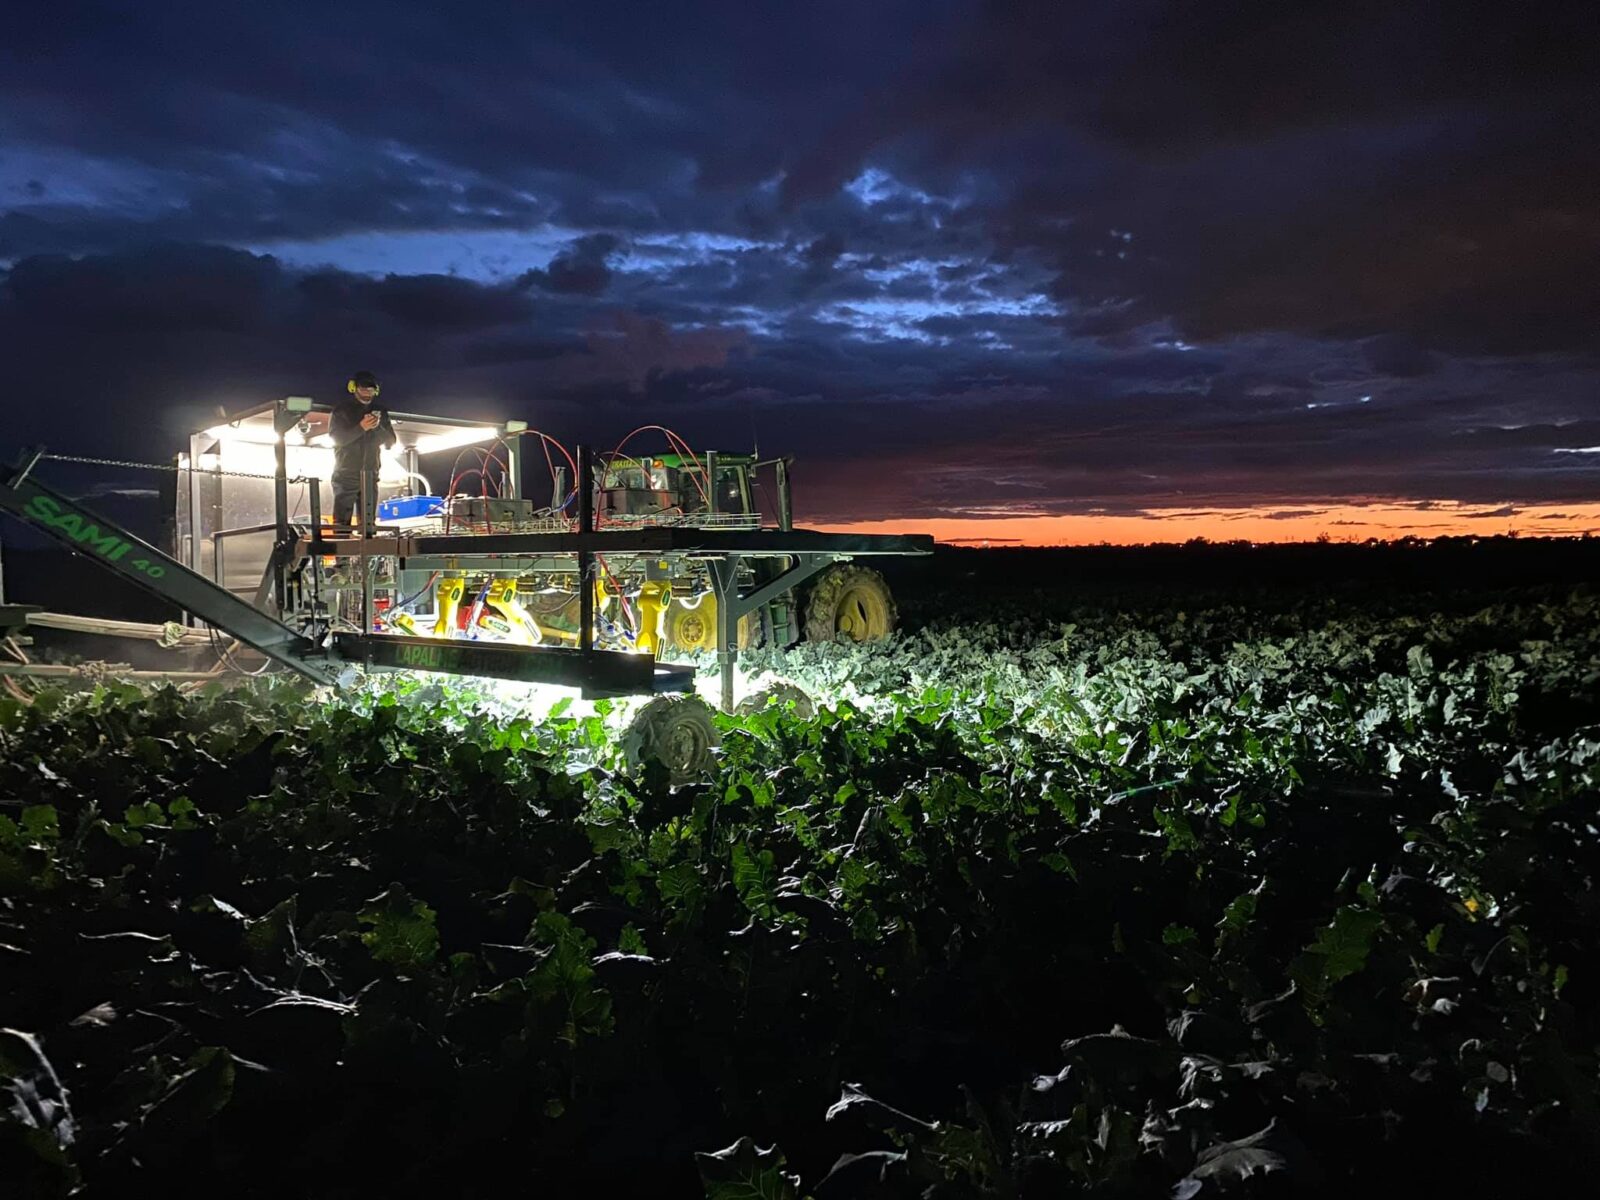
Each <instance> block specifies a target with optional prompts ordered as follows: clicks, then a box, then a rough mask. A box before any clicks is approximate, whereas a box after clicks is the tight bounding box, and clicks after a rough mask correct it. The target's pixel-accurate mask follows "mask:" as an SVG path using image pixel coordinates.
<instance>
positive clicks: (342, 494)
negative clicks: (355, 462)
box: [333, 474, 378, 533]
mask: <svg viewBox="0 0 1600 1200" xmlns="http://www.w3.org/2000/svg"><path fill="white" fill-rule="evenodd" d="M360 496H361V477H360V476H359V475H358V476H356V477H355V478H353V479H352V478H348V477H343V476H339V475H335V476H334V477H333V523H334V524H335V525H337V526H341V527H343V526H347V525H353V524H354V523H355V521H356V501H357V500H358V499H359V498H360ZM365 515H366V520H367V522H368V523H369V524H370V523H371V522H373V521H376V520H377V519H378V478H377V476H376V475H375V474H372V475H368V476H367V508H366V514H365ZM341 533H342V529H341Z"/></svg>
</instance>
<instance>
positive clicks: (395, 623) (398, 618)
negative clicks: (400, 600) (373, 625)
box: [389, 612, 417, 637]
mask: <svg viewBox="0 0 1600 1200" xmlns="http://www.w3.org/2000/svg"><path fill="white" fill-rule="evenodd" d="M389 627H390V628H391V629H398V630H399V631H400V632H401V633H409V634H410V635H411V636H412V637H416V636H417V623H416V622H415V621H414V620H412V619H411V614H410V613H408V612H400V613H395V614H394V616H392V617H390V618H389Z"/></svg>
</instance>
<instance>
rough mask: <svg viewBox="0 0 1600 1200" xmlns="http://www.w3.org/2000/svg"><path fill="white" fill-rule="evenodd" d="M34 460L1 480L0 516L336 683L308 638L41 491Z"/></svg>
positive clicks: (330, 664) (330, 665)
mask: <svg viewBox="0 0 1600 1200" xmlns="http://www.w3.org/2000/svg"><path fill="white" fill-rule="evenodd" d="M38 459H39V455H38V454H37V453H35V454H34V455H32V456H31V458H30V459H28V460H27V461H25V462H24V463H23V465H22V466H21V467H20V468H17V469H16V470H14V471H12V472H10V473H9V476H8V477H6V478H3V479H0V509H4V510H5V511H7V512H9V513H11V515H12V516H14V517H16V518H18V519H19V520H21V521H24V522H26V523H27V524H29V525H31V526H33V528H35V529H38V530H40V531H42V532H44V533H47V534H49V535H50V536H51V537H52V538H54V539H55V540H56V541H58V542H60V543H61V544H62V545H64V546H66V547H67V549H69V550H73V551H76V552H77V553H79V554H84V555H87V556H88V557H89V558H92V559H93V560H94V561H96V562H98V563H99V564H100V565H101V566H103V567H105V568H107V569H108V570H111V571H115V572H116V573H117V574H118V575H121V576H122V577H123V578H124V579H126V580H128V581H129V582H131V583H133V584H135V585H137V586H138V587H140V588H143V589H144V590H145V591H147V592H150V593H152V594H153V595H155V596H158V597H160V598H161V599H163V600H170V601H171V602H172V603H174V604H176V605H178V606H179V607H180V608H182V609H183V610H184V611H186V612H189V613H193V614H194V615H195V616H196V617H199V618H200V619H201V620H202V621H204V622H206V624H208V625H212V626H215V627H216V628H217V629H221V630H223V631H225V632H227V633H229V634H231V635H232V636H233V637H236V638H238V639H239V641H241V642H243V643H244V644H245V645H247V646H250V647H252V648H253V649H255V650H258V651H260V652H261V653H262V654H264V655H266V656H267V657H268V658H270V659H273V660H274V661H276V662H279V663H282V664H283V665H284V666H286V667H289V668H291V669H292V670H294V671H297V672H299V673H300V674H301V675H304V676H306V677H307V678H309V679H312V680H314V681H316V682H317V683H324V684H331V683H333V682H335V680H336V679H337V677H338V675H339V672H340V670H341V667H342V664H340V663H339V662H337V661H335V660H333V659H331V658H329V657H328V656H327V655H326V654H325V653H324V651H323V650H322V649H321V648H320V647H318V646H317V645H316V643H314V642H313V641H311V639H310V638H306V637H302V636H301V635H300V634H298V633H296V632H294V631H293V630H292V629H289V628H288V627H287V626H285V625H283V624H282V623H280V622H278V621H276V620H274V619H273V618H272V617H270V616H269V615H267V614H266V613H264V612H261V611H260V610H259V609H257V608H255V607H253V606H252V605H251V604H249V603H248V602H246V601H244V600H241V599H240V598H239V597H238V596H235V595H234V594H233V593H232V592H230V591H228V590H227V589H226V588H222V587H219V586H218V585H217V584H215V583H212V582H211V580H209V579H207V578H206V577H205V576H203V575H200V574H198V573H196V572H194V571H191V570H190V569H189V568H188V567H186V566H184V565H183V564H182V563H180V562H179V561H178V560H177V559H175V558H172V557H171V556H169V555H167V554H164V553H162V552H161V551H160V550H157V549H156V548H155V547H154V546H152V545H150V544H149V543H148V542H145V541H143V540H141V539H140V538H138V537H136V536H135V535H134V534H132V533H129V532H128V531H127V530H126V529H123V528H121V527H120V526H118V525H116V524H114V523H113V522H111V521H107V520H106V519H105V518H104V517H101V516H97V515H96V514H94V513H92V512H90V511H89V510H88V509H85V508H82V507H80V506H79V505H78V504H77V503H76V502H74V501H72V500H70V499H68V498H67V497H66V496H63V495H62V494H61V493H60V492H57V491H55V490H54V489H52V488H49V487H46V486H45V485H44V484H42V483H40V482H39V481H38V480H37V479H35V478H33V474H32V470H33V465H34V463H36V462H38Z"/></svg>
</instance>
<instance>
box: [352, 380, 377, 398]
mask: <svg viewBox="0 0 1600 1200" xmlns="http://www.w3.org/2000/svg"><path fill="white" fill-rule="evenodd" d="M344 390H345V391H347V392H349V393H350V394H351V395H352V396H354V395H355V394H356V381H355V380H354V379H347V380H345V384H344ZM382 390H383V389H382V388H381V387H379V386H378V385H377V384H373V385H372V394H373V395H374V396H376V395H377V394H378V393H379V392H381V391H382Z"/></svg>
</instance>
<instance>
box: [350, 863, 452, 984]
mask: <svg viewBox="0 0 1600 1200" xmlns="http://www.w3.org/2000/svg"><path fill="white" fill-rule="evenodd" d="M357 915H358V916H359V917H360V919H361V923H362V924H363V925H370V926H372V928H371V929H370V930H369V931H368V932H366V933H363V934H362V935H361V940H362V942H363V943H365V945H366V946H367V948H368V949H369V950H370V951H371V952H372V957H373V958H375V959H377V960H378V961H379V962H382V963H388V964H389V965H390V966H394V967H403V968H416V967H425V966H427V965H428V964H430V963H432V962H433V960H434V959H435V958H436V957H437V956H438V953H439V930H438V927H437V926H436V925H435V923H434V918H435V913H434V911H433V909H431V908H429V907H428V906H427V905H426V904H424V903H423V902H422V901H421V900H417V899H414V898H413V897H412V896H411V894H410V893H409V892H407V891H406V889H405V888H404V887H403V886H401V885H400V884H398V883H395V884H391V885H390V886H389V889H388V890H387V891H385V892H384V893H382V894H381V895H378V896H374V897H373V898H372V899H371V900H369V901H368V902H367V905H366V907H365V908H363V909H362V910H361V912H360V913H359V914H357Z"/></svg>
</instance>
